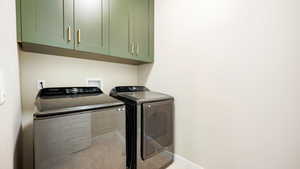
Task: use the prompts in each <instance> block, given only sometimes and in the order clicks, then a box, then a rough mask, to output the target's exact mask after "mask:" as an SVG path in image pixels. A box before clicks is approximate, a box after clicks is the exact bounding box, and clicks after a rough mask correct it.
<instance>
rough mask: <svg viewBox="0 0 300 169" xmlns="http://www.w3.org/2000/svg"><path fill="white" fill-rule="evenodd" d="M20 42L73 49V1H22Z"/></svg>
mask: <svg viewBox="0 0 300 169" xmlns="http://www.w3.org/2000/svg"><path fill="white" fill-rule="evenodd" d="M21 17H22V41H23V42H28V43H36V44H42V45H48V46H54V47H61V48H71V49H73V48H74V41H73V39H74V38H72V31H73V0H22V1H21Z"/></svg>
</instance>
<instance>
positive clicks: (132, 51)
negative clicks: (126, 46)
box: [130, 43, 134, 55]
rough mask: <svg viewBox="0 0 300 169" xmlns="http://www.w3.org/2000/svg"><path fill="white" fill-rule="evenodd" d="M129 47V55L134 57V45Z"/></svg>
mask: <svg viewBox="0 0 300 169" xmlns="http://www.w3.org/2000/svg"><path fill="white" fill-rule="evenodd" d="M130 47H131V51H130V54H131V55H134V43H131V44H130Z"/></svg>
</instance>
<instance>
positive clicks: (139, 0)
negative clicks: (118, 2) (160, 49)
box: [133, 0, 154, 62]
mask: <svg viewBox="0 0 300 169" xmlns="http://www.w3.org/2000/svg"><path fill="white" fill-rule="evenodd" d="M153 5H154V0H135V2H134V4H133V6H134V32H135V36H134V38H135V55H136V57H137V59H138V60H141V61H145V62H152V61H153V51H152V50H153V38H154V37H153V36H154V35H153Z"/></svg>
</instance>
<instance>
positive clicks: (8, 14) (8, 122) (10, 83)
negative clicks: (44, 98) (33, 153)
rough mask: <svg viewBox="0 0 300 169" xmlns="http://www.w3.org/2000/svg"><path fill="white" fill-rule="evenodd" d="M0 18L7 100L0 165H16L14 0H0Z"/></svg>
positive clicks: (3, 168) (1, 79)
mask: <svg viewBox="0 0 300 169" xmlns="http://www.w3.org/2000/svg"><path fill="white" fill-rule="evenodd" d="M0 20H1V22H2V23H1V26H0V37H1V40H0V52H1V54H0V88H1V89H2V88H4V89H5V91H6V93H7V102H6V103H5V104H4V105H2V106H1V105H0V159H1V160H0V169H13V168H16V169H17V168H18V165H17V158H18V151H19V150H18V146H17V143H18V137H19V134H20V130H19V129H20V125H21V105H20V89H19V85H20V84H19V61H18V53H17V43H16V19H15V1H11V0H1V1H0Z"/></svg>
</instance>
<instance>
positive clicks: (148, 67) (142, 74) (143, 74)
mask: <svg viewBox="0 0 300 169" xmlns="http://www.w3.org/2000/svg"><path fill="white" fill-rule="evenodd" d="M153 66H154V64H145V65H141V66H139V68H138V85H144V86H146V84H147V82H148V78H149V76H150V73H151V71H152V69H153Z"/></svg>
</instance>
